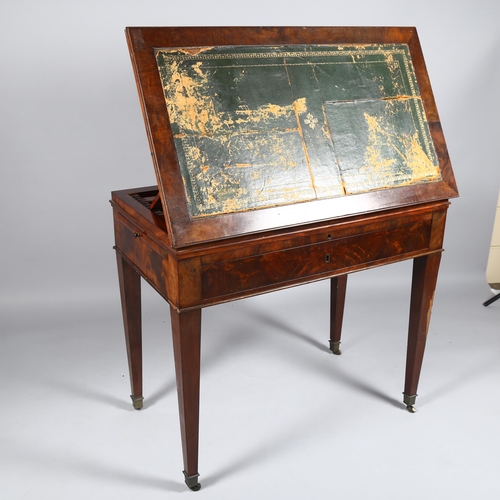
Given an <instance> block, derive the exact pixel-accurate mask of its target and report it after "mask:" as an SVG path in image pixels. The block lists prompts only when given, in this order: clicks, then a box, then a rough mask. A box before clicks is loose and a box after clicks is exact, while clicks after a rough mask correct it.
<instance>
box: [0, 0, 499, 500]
mask: <svg viewBox="0 0 500 500" xmlns="http://www.w3.org/2000/svg"><path fill="white" fill-rule="evenodd" d="M499 18H500V4H499V3H498V2H497V1H496V0H476V1H457V0H442V1H436V0H433V1H429V0H423V1H419V2H400V1H397V2H396V1H389V0H380V1H378V2H373V1H372V0H359V1H358V2H355V3H352V2H324V1H316V0H311V1H309V2H307V3H306V4H300V3H296V4H293V3H290V2H282V1H277V0H265V1H262V0H255V1H253V2H251V3H242V2H234V1H233V2H229V1H223V0H214V1H212V2H201V1H189V0H186V1H184V2H178V1H177V2H173V1H153V0H147V1H142V2H135V1H129V0H120V1H119V0H99V1H95V0H88V1H86V2H76V1H71V0H65V1H63V0H52V1H48V0H47V1H34V0H31V1H28V0H18V1H16V2H7V1H5V0H2V2H1V3H0V25H1V30H0V41H1V47H2V49H1V51H0V75H1V76H0V89H1V93H0V95H1V99H0V131H1V133H0V141H1V143H0V144H1V147H0V186H1V195H0V221H1V222H0V227H1V236H0V256H1V261H0V262H1V264H0V377H1V380H2V383H1V384H0V400H1V401H2V403H3V405H2V410H1V411H0V424H1V425H0V449H1V450H2V453H1V454H0V470H2V476H3V478H2V491H3V492H4V495H5V496H3V498H8V499H21V498H22V499H45V498H51V499H54V498H55V499H59V498H61V499H62V498H64V499H67V498H71V499H80V498H82V499H83V498H94V499H108V498H112V497H113V498H121V499H128V498H137V497H140V498H145V499H156V498H174V497H175V496H177V495H180V494H182V493H186V494H187V493H188V492H187V490H186V488H185V486H184V485H183V481H182V477H181V476H182V474H181V470H182V458H181V448H180V438H179V426H178V417H177V401H176V394H175V380H174V377H173V367H172V353H171V345H170V325H169V317H168V308H167V307H166V305H165V304H164V303H163V301H162V299H160V298H159V297H157V296H156V295H155V293H154V292H152V291H150V290H149V288H148V287H147V286H145V287H144V297H143V300H144V335H145V346H144V348H145V353H144V356H145V408H144V410H142V411H141V412H134V411H133V410H132V407H131V405H130V404H129V400H128V394H129V387H128V372H127V364H126V357H125V348H124V343H123V339H122V335H123V333H122V324H121V311H120V304H119V295H118V285H117V277H116V263H115V256H114V252H113V250H112V246H113V229H112V217H111V208H110V206H109V203H108V199H109V194H110V191H111V190H116V189H125V188H130V187H138V186H146V185H151V184H154V183H155V179H154V173H153V167H152V164H151V160H150V153H149V148H148V144H147V140H146V134H145V131H144V126H143V120H142V115H141V111H140V106H139V101H138V98H137V93H136V88H135V83H134V78H133V74H132V69H131V64H130V60H129V56H128V51H127V46H126V42H125V37H124V33H123V30H124V27H125V26H155V25H156V26H158V25H163V26H167V25H176V26H183V25H185V26H187V25H212V26H214V25H300V26H307V25H337V26H342V25H346V26H356V25H358V26H370V25H371V26H384V25H387V26H388V25H398V26H416V27H417V29H418V32H419V36H420V41H421V44H422V47H423V51H424V56H425V58H426V63H427V69H428V72H429V75H430V78H431V83H432V87H433V91H434V95H435V98H436V102H437V106H438V110H439V113H440V117H441V122H442V125H443V129H444V133H445V137H446V140H447V144H448V148H449V152H450V156H451V159H452V164H453V167H454V171H455V175H456V178H457V182H458V186H459V190H460V198H459V199H457V200H454V201H453V203H452V206H451V209H450V211H449V217H448V224H447V232H446V238H445V248H446V252H445V254H444V256H443V260H442V265H441V273H440V278H439V282H438V290H437V293H436V299H435V305H434V311H433V318H432V322H431V328H430V331H429V342H428V345H427V352H426V358H425V360H424V366H423V373H422V378H421V382H420V388H419V398H418V400H417V407H418V411H417V414H415V415H410V414H408V413H407V412H405V411H403V410H402V408H403V406H402V404H401V403H400V401H401V391H402V384H403V376H404V355H405V337H406V328H407V326H406V324H407V315H408V297H409V286H410V274H411V263H402V264H397V265H394V266H387V267H384V268H380V269H376V270H371V271H366V272H362V273H358V274H355V275H352V276H351V278H350V282H349V284H348V295H347V303H346V316H345V323H344V325H345V327H344V335H343V351H344V353H343V355H342V356H341V357H335V358H333V357H332V356H328V354H327V352H326V351H325V348H326V345H327V341H326V339H327V337H328V283H326V282H320V283H315V284H313V285H307V286H304V287H298V288H295V289H290V290H286V291H283V292H279V293H275V294H271V295H266V296H263V297H258V298H255V299H248V300H244V301H239V302H236V303H233V304H229V305H223V306H217V307H214V308H209V309H207V310H204V312H203V346H202V348H203V360H202V370H203V371H202V401H201V403H202V409H201V448H200V452H201V455H200V473H201V474H202V475H201V477H200V480H201V483H202V485H203V488H202V490H201V491H200V492H199V493H197V495H199V496H201V497H203V498H214V499H215V498H217V499H226V498H231V499H232V498H237V499H254V498H258V497H259V496H260V497H262V498H281V497H285V496H287V497H290V498H314V499H316V498H317V499H322V498H333V496H335V497H336V498H346V499H356V498H361V497H369V498H377V499H378V498H380V499H388V498H389V499H390V498H396V496H398V495H399V494H404V495H405V497H406V498H407V499H412V498H426V499H429V498H430V499H432V498H442V497H443V496H445V497H451V496H453V497H454V498H456V499H462V498H463V499H469V498H491V497H494V495H495V491H496V488H497V484H496V474H497V470H498V465H499V460H500V456H499V455H500V452H499V450H500V446H499V445H500V437H499V436H500V433H499V432H498V421H499V418H498V417H499V416H500V402H499V401H498V398H496V397H495V393H496V387H497V385H498V380H499V376H500V368H499V366H498V363H497V359H498V350H499V348H500V329H499V326H500V309H499V308H500V304H499V303H498V302H497V303H495V304H493V305H492V306H490V307H489V308H484V307H482V306H481V303H482V302H483V301H484V300H486V299H487V298H489V297H490V296H491V291H490V290H489V288H488V286H487V283H486V279H485V269H486V262H487V258H488V251H489V245H490V238H491V230H492V226H493V218H494V214H495V207H496V200H497V196H498V190H499V188H500V168H499V164H498V157H499V155H498V146H499V142H500V141H499V138H500V125H499V123H500V120H499V118H498V117H499V114H500V106H499V99H498V91H499V88H500V70H499V62H500V61H499V51H500V33H499V31H498V21H499Z"/></svg>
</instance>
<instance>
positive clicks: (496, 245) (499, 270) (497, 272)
mask: <svg viewBox="0 0 500 500" xmlns="http://www.w3.org/2000/svg"><path fill="white" fill-rule="evenodd" d="M486 279H487V281H488V284H489V285H490V287H491V289H492V291H494V292H495V293H496V295H495V296H494V297H492V298H491V299H490V300H487V301H486V302H485V303H484V304H483V305H484V306H489V305H490V304H492V303H493V302H495V301H496V300H498V299H500V193H499V196H498V202H497V212H496V216H495V223H494V225H493V235H492V237H491V248H490V255H489V257H488V265H487V267H486Z"/></svg>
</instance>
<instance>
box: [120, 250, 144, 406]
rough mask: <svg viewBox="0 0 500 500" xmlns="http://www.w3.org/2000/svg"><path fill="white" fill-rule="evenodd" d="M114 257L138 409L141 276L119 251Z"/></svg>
mask: <svg viewBox="0 0 500 500" xmlns="http://www.w3.org/2000/svg"><path fill="white" fill-rule="evenodd" d="M116 257H117V262H118V279H119V281H120V296H121V300H122V313H123V325H124V327H125V342H126V344H127V357H128V367H129V374H130V387H131V390H132V394H131V396H130V397H131V398H132V403H133V405H134V408H135V409H136V410H140V409H141V408H142V403H143V400H144V398H143V396H142V325H141V277H140V276H139V274H137V273H136V271H135V270H134V268H133V267H132V266H131V265H130V264H129V263H128V262H127V261H126V260H125V259H124V258H123V257H122V256H121V254H120V253H119V252H116Z"/></svg>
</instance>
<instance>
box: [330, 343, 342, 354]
mask: <svg viewBox="0 0 500 500" xmlns="http://www.w3.org/2000/svg"><path fill="white" fill-rule="evenodd" d="M330 351H332V352H333V354H335V355H337V356H340V355H341V354H342V351H341V350H340V342H332V341H331V340H330Z"/></svg>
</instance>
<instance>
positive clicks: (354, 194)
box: [126, 28, 457, 247]
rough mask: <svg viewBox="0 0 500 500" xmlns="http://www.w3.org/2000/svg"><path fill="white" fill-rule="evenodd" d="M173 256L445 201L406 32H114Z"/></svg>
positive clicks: (438, 134)
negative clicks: (201, 246)
mask: <svg viewBox="0 0 500 500" xmlns="http://www.w3.org/2000/svg"><path fill="white" fill-rule="evenodd" d="M126 33H127V39H128V42H129V49H130V53H131V57H132V62H133V67H134V71H135V76H136V81H137V84H138V90H139V95H140V98H141V103H142V109H143V113H144V118H145V123H146V129H147V131H148V137H149V141H150V146H151V152H152V156H153V162H154V165H155V171H156V176H157V180H158V187H159V191H160V195H161V198H162V203H163V208H164V211H165V218H166V223H167V228H168V233H169V238H170V240H171V244H172V246H174V247H182V246H186V245H191V244H196V243H201V242H205V241H211V240H217V239H222V238H229V237H234V236H239V235H243V234H248V233H253V232H259V231H269V230H273V229H277V228H282V227H287V226H295V225H299V224H307V223H311V222H316V221H319V220H326V219H333V218H338V217H346V216H352V215H356V214H360V213H366V212H371V211H378V210H384V209H388V208H394V207H399V206H405V205H412V204H418V203H424V202H428V201H434V200H442V199H448V198H451V197H454V196H456V195H457V189H456V185H455V181H454V177H453V172H452V169H451V165H450V161H449V157H448V154H447V149H446V144H445V141H444V137H443V134H442V131H441V126H440V123H439V117H438V113H437V110H436V106H435V103H434V98H433V95H432V90H431V87H430V83H429V79H428V76H427V72H426V69H425V63H424V59H423V56H422V52H421V49H420V44H419V41H418V37H417V33H416V30H415V29H414V28H127V30H126Z"/></svg>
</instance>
